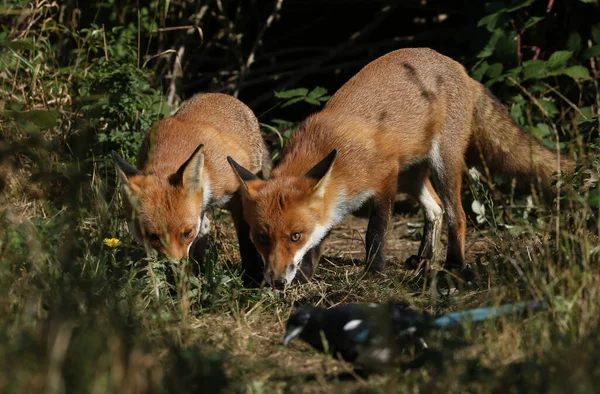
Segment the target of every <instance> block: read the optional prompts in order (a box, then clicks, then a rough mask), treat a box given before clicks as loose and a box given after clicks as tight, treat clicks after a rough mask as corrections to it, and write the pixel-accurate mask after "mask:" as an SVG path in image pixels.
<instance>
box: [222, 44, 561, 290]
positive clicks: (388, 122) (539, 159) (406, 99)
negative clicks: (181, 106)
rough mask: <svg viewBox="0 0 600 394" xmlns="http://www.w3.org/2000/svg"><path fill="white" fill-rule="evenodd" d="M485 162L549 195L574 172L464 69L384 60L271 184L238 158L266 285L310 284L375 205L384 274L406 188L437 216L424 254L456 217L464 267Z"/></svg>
mask: <svg viewBox="0 0 600 394" xmlns="http://www.w3.org/2000/svg"><path fill="white" fill-rule="evenodd" d="M479 158H483V159H485V164H486V165H487V166H488V167H491V168H492V169H495V170H497V171H499V172H500V173H503V174H507V175H511V176H515V177H519V178H523V177H524V178H527V179H530V180H531V179H532V178H534V177H537V179H540V180H541V182H542V184H543V185H544V186H545V187H546V188H547V189H548V190H549V189H550V184H551V176H552V173H553V172H554V171H556V170H557V169H558V168H559V167H558V166H559V164H560V168H561V169H563V170H565V169H566V170H571V169H573V162H572V161H571V160H569V159H566V158H561V159H560V163H558V162H557V157H556V153H554V152H552V151H550V150H548V149H546V148H545V147H543V146H542V145H541V144H540V143H538V142H537V141H535V140H534V139H532V138H531V137H529V136H528V135H527V134H525V133H524V132H523V130H522V129H521V128H520V127H519V126H518V125H517V124H516V123H515V122H513V120H512V119H511V118H510V116H509V115H508V114H507V113H506V111H505V110H504V108H503V107H502V105H501V104H500V103H499V102H498V101H497V100H496V99H495V98H494V96H492V94H491V93H490V92H489V91H488V90H487V89H486V88H485V87H484V86H483V85H482V84H480V83H479V82H477V81H475V80H474V79H472V78H470V77H469V76H468V74H467V73H466V71H465V69H464V67H463V66H462V65H460V64H459V63H457V62H456V61H454V60H452V59H450V58H448V57H446V56H443V55H441V54H439V53H437V52H435V51H433V50H431V49H427V48H418V49H417V48H415V49H400V50H397V51H394V52H391V53H389V54H387V55H384V56H382V57H380V58H378V59H376V60H374V61H373V62H371V63H370V64H368V65H367V66H365V67H364V68H363V69H362V70H361V71H360V72H359V73H358V74H356V75H355V76H354V77H353V78H351V79H350V80H349V81H348V82H347V83H346V84H345V85H344V86H342V87H341V88H340V89H339V90H338V91H337V92H336V93H335V95H334V96H333V97H332V98H331V99H330V100H329V102H328V103H327V105H326V106H325V108H324V109H323V110H322V111H321V112H319V113H317V114H314V115H312V116H310V117H308V118H307V119H306V120H305V121H304V122H303V124H302V125H301V126H299V127H298V128H297V129H296V130H295V131H294V132H293V134H292V136H291V137H290V139H289V141H288V142H287V144H286V146H285V148H284V151H283V153H282V159H281V162H280V163H279V165H278V166H277V167H276V168H274V169H273V173H272V176H271V178H270V179H269V180H268V181H264V180H261V179H259V178H258V177H256V176H255V175H254V174H252V171H251V170H247V169H246V167H245V166H244V164H243V163H238V162H237V160H236V159H235V158H229V162H230V164H231V165H232V168H233V169H234V172H235V173H236V174H237V175H238V177H239V178H240V181H241V182H242V194H243V204H244V216H245V218H246V221H247V223H248V224H249V226H250V234H251V238H252V240H253V242H254V244H255V245H256V247H257V249H258V251H259V252H260V254H261V255H262V257H263V260H264V263H265V266H264V268H265V275H264V277H265V279H266V281H267V282H269V283H270V284H271V285H273V286H276V287H281V286H283V285H285V284H286V283H290V282H291V281H292V280H293V279H294V278H295V277H296V276H297V272H298V271H299V270H300V271H301V274H302V275H303V276H305V277H310V276H311V275H312V273H313V271H314V269H315V267H316V264H317V262H318V259H319V256H320V249H321V244H322V241H323V240H324V238H326V236H327V235H328V234H329V232H330V231H331V229H332V227H334V226H336V225H337V224H339V223H340V222H341V221H342V220H343V219H344V217H346V216H347V215H348V214H350V213H351V212H353V211H355V210H356V209H358V208H359V207H361V205H363V204H365V203H370V206H371V209H370V217H369V224H368V227H367V233H366V252H367V253H366V263H367V264H368V266H369V267H370V268H371V269H373V270H381V269H382V268H383V266H384V254H383V250H382V249H383V242H384V234H385V232H386V229H387V225H388V218H389V217H390V215H391V212H392V206H393V202H394V197H395V195H396V192H397V191H398V190H399V191H403V192H406V193H408V194H409V195H411V196H413V197H414V198H416V199H417V200H418V201H419V203H420V204H421V205H422V207H423V210H424V213H425V227H424V236H423V239H422V241H421V245H420V247H419V251H418V256H416V258H418V259H430V258H431V257H432V254H433V251H434V247H435V245H436V243H437V240H438V238H439V234H440V229H441V223H442V216H444V217H445V219H446V221H447V224H448V248H447V257H446V261H445V264H446V266H448V267H462V266H463V264H464V261H465V260H464V259H465V231H466V218H465V212H464V211H463V208H462V205H461V180H462V179H461V178H462V172H463V169H464V167H465V163H466V162H467V161H469V162H471V161H473V160H474V161H478V159H479ZM430 180H431V181H432V182H431V183H430ZM432 184H433V185H432ZM442 206H443V207H444V209H442Z"/></svg>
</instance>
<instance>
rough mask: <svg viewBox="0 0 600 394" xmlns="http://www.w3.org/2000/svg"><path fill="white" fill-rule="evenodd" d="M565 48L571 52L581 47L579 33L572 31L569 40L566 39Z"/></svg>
mask: <svg viewBox="0 0 600 394" xmlns="http://www.w3.org/2000/svg"><path fill="white" fill-rule="evenodd" d="M567 48H568V49H569V50H570V51H573V52H577V51H579V50H580V49H581V36H580V35H579V33H573V34H571V35H569V40H568V41H567Z"/></svg>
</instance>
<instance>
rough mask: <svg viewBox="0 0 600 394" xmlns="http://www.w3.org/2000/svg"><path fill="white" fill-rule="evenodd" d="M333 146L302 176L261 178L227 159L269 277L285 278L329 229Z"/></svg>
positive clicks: (276, 281) (275, 282) (278, 283)
mask: <svg viewBox="0 0 600 394" xmlns="http://www.w3.org/2000/svg"><path fill="white" fill-rule="evenodd" d="M336 155H337V150H335V149H334V150H333V151H332V152H331V153H330V154H329V155H328V156H327V157H325V158H324V159H323V160H321V161H320V162H319V163H317V164H316V165H315V166H314V167H313V168H312V169H311V170H310V171H308V172H307V173H306V174H304V175H303V176H280V177H275V178H272V179H270V180H268V181H263V180H261V179H260V178H258V177H257V176H256V175H254V174H252V173H251V172H250V171H248V170H247V169H245V168H244V167H242V166H240V165H239V164H238V163H236V162H235V161H234V160H233V159H232V158H231V157H228V158H227V160H228V161H229V163H230V164H231V167H232V168H233V170H234V172H235V173H236V174H237V176H238V177H239V179H240V182H241V186H240V190H241V194H242V200H243V207H244V210H243V211H244V219H245V220H246V222H247V223H248V225H249V227H250V237H251V239H252V242H253V243H254V245H255V246H256V249H257V250H258V252H259V253H260V254H261V256H262V258H263V261H264V263H265V264H264V265H265V272H264V278H265V280H266V282H267V283H269V284H270V285H271V286H274V287H283V286H284V285H285V284H289V283H290V282H291V281H292V280H293V279H294V278H295V277H296V273H297V272H298V268H299V266H300V264H301V263H302V260H303V258H304V256H305V255H306V254H307V252H308V251H309V250H311V249H312V248H314V247H316V246H318V245H319V244H320V243H321V241H322V240H323V238H324V237H325V236H326V234H327V233H328V231H329V217H328V216H329V212H330V205H331V202H329V201H328V200H327V198H326V197H325V191H326V190H327V188H328V186H329V183H330V179H331V169H332V166H333V162H334V160H335V157H336Z"/></svg>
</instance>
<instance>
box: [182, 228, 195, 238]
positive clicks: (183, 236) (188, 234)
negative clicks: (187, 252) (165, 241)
mask: <svg viewBox="0 0 600 394" xmlns="http://www.w3.org/2000/svg"><path fill="white" fill-rule="evenodd" d="M193 232H194V230H193V229H190V230H187V231H184V232H183V234H181V238H183V239H188V238H190V237H191V236H192V233H193Z"/></svg>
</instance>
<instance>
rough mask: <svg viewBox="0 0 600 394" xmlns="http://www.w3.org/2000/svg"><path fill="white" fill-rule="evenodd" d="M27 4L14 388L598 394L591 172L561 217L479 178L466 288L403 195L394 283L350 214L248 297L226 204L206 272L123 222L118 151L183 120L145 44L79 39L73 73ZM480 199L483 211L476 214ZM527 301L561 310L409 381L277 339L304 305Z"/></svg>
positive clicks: (12, 241) (15, 105)
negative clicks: (423, 258)
mask: <svg viewBox="0 0 600 394" xmlns="http://www.w3.org/2000/svg"><path fill="white" fill-rule="evenodd" d="M31 7H32V9H35V12H34V13H24V14H23V15H21V16H22V18H21V19H20V21H21V22H19V23H20V24H19V23H13V24H8V22H5V21H3V22H2V24H3V26H5V27H6V28H7V31H6V32H4V34H5V36H2V38H1V39H0V42H1V43H2V44H3V46H2V48H1V50H0V64H1V65H2V66H3V67H2V68H1V69H0V111H1V115H2V118H0V191H1V192H2V193H1V194H0V391H1V392H6V393H22V392H28V393H29V392H44V393H64V392H92V393H115V392H119V393H121V392H122V393H133V392H136V393H162V392H164V393H175V392H177V393H180V392H181V393H185V392H198V391H206V392H218V391H223V392H249V393H261V392H264V393H271V392H281V393H288V392H307V393H316V392H328V393H329V392H344V393H345V392H410V393H419V392H444V393H464V392H473V393H479V392H480V393H490V392H494V393H495V392H498V393H500V392H502V393H513V392H514V393H525V392H549V393H562V392H572V393H588V392H590V393H591V392H595V391H596V387H598V385H599V384H600V367H598V365H600V364H599V361H600V356H599V353H598V351H597V349H598V348H600V330H599V328H600V318H599V316H600V267H599V264H598V255H599V253H600V248H599V247H598V245H599V240H598V237H599V235H600V221H598V205H599V202H600V198H599V195H598V189H597V187H596V186H595V182H596V180H593V179H592V181H587V186H586V187H584V186H583V185H584V183H586V182H584V181H583V179H581V176H580V175H581V174H582V172H583V171H580V172H578V173H577V174H576V175H577V176H576V177H575V178H574V180H571V179H566V180H565V182H566V183H567V184H572V186H573V187H572V188H571V187H570V186H569V187H565V188H564V189H565V190H567V191H566V193H565V196H564V199H563V200H562V201H561V206H560V211H557V209H556V207H554V206H552V207H547V208H541V207H539V206H538V205H537V204H535V202H534V203H533V204H528V203H527V200H525V199H523V198H513V196H512V191H511V187H510V184H506V183H503V184H500V186H503V187H496V188H494V189H492V188H490V187H489V186H488V185H486V184H485V183H484V182H483V181H479V180H478V178H477V177H473V176H472V175H471V176H466V177H465V179H466V180H467V182H466V183H468V186H469V187H466V186H465V194H464V206H465V208H466V210H467V211H468V212H469V213H470V215H469V219H470V220H469V223H468V245H467V248H468V250H467V258H468V262H469V263H470V264H471V265H472V267H473V276H472V277H471V278H470V279H469V280H463V279H461V278H459V277H457V276H456V275H454V274H452V273H448V272H445V271H443V270H441V269H440V267H439V264H433V265H431V266H427V267H420V268H419V269H416V270H415V269H410V268H408V267H406V266H405V265H404V264H403V261H404V260H405V259H406V258H407V257H409V256H410V255H412V254H414V253H415V252H416V250H417V248H418V237H419V232H420V227H419V226H420V224H421V222H422V217H421V213H420V212H419V211H418V209H416V207H415V206H414V205H413V204H411V203H405V202H402V201H400V202H399V203H398V204H397V205H398V213H397V214H396V215H395V216H394V217H393V221H392V222H393V224H392V226H391V228H390V232H389V234H388V244H387V255H388V258H389V262H388V265H387V268H386V270H385V272H384V273H383V274H377V275H372V274H369V275H365V274H364V272H363V267H362V263H361V261H362V258H363V256H364V246H363V238H364V233H365V229H366V220H365V219H360V218H350V219H348V220H347V221H346V222H344V224H343V225H342V226H340V227H339V228H337V229H335V230H334V231H333V233H332V236H331V237H330V239H329V240H328V242H327V247H326V250H325V254H324V258H323V260H322V261H321V263H320V266H319V268H318V270H317V273H316V275H315V277H314V279H313V280H312V281H311V282H309V283H306V284H302V285H295V286H292V287H291V288H289V289H287V290H286V291H285V292H276V291H273V290H271V289H269V288H260V289H245V288H244V287H243V286H242V281H241V278H240V267H239V261H238V260H239V256H238V251H237V245H236V241H235V234H234V230H233V226H232V224H231V221H230V218H229V216H228V214H227V213H225V212H221V211H216V212H213V213H212V214H213V218H214V221H213V223H215V227H214V228H213V230H212V232H211V234H210V237H211V242H210V249H209V252H208V264H207V265H206V269H205V272H203V274H202V275H200V276H198V277H195V276H192V275H190V274H189V273H188V272H187V271H188V270H187V266H186V265H185V264H184V263H177V262H172V261H167V260H163V259H156V258H150V257H146V253H145V251H144V250H143V249H142V248H141V247H139V246H138V245H136V244H135V243H134V242H133V240H132V238H131V236H130V235H129V234H128V232H127V230H126V226H125V223H124V217H123V213H122V209H121V208H122V203H121V201H120V196H119V193H117V190H118V189H117V187H118V185H117V179H116V174H115V171H114V168H113V165H112V163H111V161H110V159H109V156H108V152H109V151H110V150H111V149H118V150H120V151H121V152H122V153H123V155H124V156H125V157H126V158H127V159H131V158H132V157H133V156H134V155H135V151H136V149H137V147H138V146H139V141H140V135H142V132H144V131H145V130H146V129H147V128H148V127H149V125H150V124H151V123H153V122H154V121H155V120H156V119H157V118H158V117H159V114H160V113H162V114H165V112H168V111H166V110H165V107H164V105H163V98H162V96H161V94H160V93H159V92H158V91H156V90H154V89H152V88H151V87H150V86H149V85H148V83H147V82H146V75H145V73H146V72H147V71H148V70H146V69H140V68H138V67H136V66H135V64H137V58H136V57H135V56H136V50H137V48H132V47H129V46H127V45H125V44H123V42H127V39H122V37H120V36H118V34H117V33H115V32H106V31H104V29H100V28H99V27H98V28H97V29H89V30H87V31H84V30H82V31H78V32H77V39H76V40H74V43H73V47H72V49H73V52H72V53H71V55H72V56H67V59H68V61H67V62H65V64H67V65H66V66H65V64H59V61H58V60H56V59H54V53H53V50H54V46H53V45H55V42H56V37H59V36H60V37H63V36H62V35H61V34H62V33H61V32H62V30H61V29H62V27H61V28H56V27H53V25H51V24H45V25H43V26H42V25H41V23H42V21H47V20H52V18H57V17H58V16H57V15H58V8H57V7H55V6H53V5H52V4H50V3H48V4H46V2H38V3H36V4H35V5H33V3H32V5H31ZM65 29H66V27H65ZM129 33H131V32H129ZM129 33H128V34H129ZM133 33H134V35H136V34H137V31H135V32H133ZM17 44H18V45H17ZM75 44H76V45H75ZM66 47H68V46H66ZM75 49H77V50H75ZM109 54H110V56H109ZM108 59H110V61H109V60H108ZM63 60H64V59H63ZM582 86H583V85H582ZM586 86H587V85H586ZM594 94H596V99H595V100H596V102H598V95H597V93H594ZM570 104H571V103H569V106H567V105H565V106H564V108H567V109H566V110H564V111H563V112H562V113H561V117H560V122H561V123H559V122H558V121H557V122H555V123H552V126H553V128H554V129H556V128H558V127H559V126H565V127H564V128H565V129H566V128H569V127H570V128H571V135H573V136H577V138H576V140H575V142H574V143H571V144H569V149H570V152H571V154H573V155H576V156H577V157H578V159H579V162H581V163H582V164H583V168H584V169H591V170H592V171H596V172H597V171H598V170H599V169H600V160H599V157H600V156H599V155H598V146H597V144H596V145H594V144H592V142H594V141H596V140H597V137H593V138H592V137H589V136H593V135H597V131H596V134H593V131H590V130H593V129H594V127H596V128H597V117H596V118H592V119H587V122H586V124H587V126H586V127H588V128H589V129H588V130H587V131H586V133H587V134H586V133H583V134H581V133H580V130H579V129H577V127H576V126H577V122H576V121H575V117H576V116H577V111H573V110H572V108H571V107H570ZM573 105H574V104H573ZM561 108H562V107H561ZM590 108H591V107H590ZM569 111H570V112H569ZM527 115H528V116H534V115H535V113H532V112H530V113H528V114H527ZM594 119H595V120H594ZM546 120H547V119H544V122H546ZM536 121H537V120H536ZM548 121H549V120H548ZM532 122H533V121H532ZM594 122H596V123H594ZM567 126H568V127H567ZM586 138H590V140H586ZM594 138H595V139H594ZM590 185H591V186H592V188H590V187H589V186H590ZM497 186H498V185H497ZM492 190H493V192H492ZM473 200H477V201H479V202H480V205H482V206H485V212H484V213H482V211H481V209H480V208H479V209H478V212H479V214H472V213H471V209H469V208H470V206H471V203H472V202H473ZM524 213H527V215H525V214H524ZM105 238H117V239H119V240H120V241H121V244H120V245H119V246H117V247H116V248H111V247H109V246H108V245H106V244H105V243H104V242H103V240H104V239H105ZM531 298H543V299H545V300H546V301H547V302H548V303H549V305H550V307H549V308H548V310H545V311H538V312H536V313H534V314H532V315H530V316H528V317H526V318H519V317H514V316H512V317H505V318H501V319H497V320H495V321H489V322H485V323H482V324H477V325H465V326H463V327H458V328H456V329H452V330H448V331H444V332H437V333H433V334H432V335H431V336H430V337H429V338H428V344H429V346H430V349H431V351H430V353H429V355H430V357H429V358H428V360H427V362H425V363H424V364H423V365H421V366H419V367H415V368H410V369H407V368H401V367H397V368H392V369H390V370H388V371H385V372H383V373H378V374H371V375H368V376H363V375H360V374H357V373H356V372H355V371H353V370H352V368H351V366H349V365H347V364H345V363H343V362H340V361H337V360H334V359H332V358H331V357H328V356H325V355H322V354H318V353H316V352H315V351H314V350H312V349H311V348H310V347H308V346H307V345H305V344H303V343H302V342H300V341H294V342H292V343H291V345H290V346H288V347H283V346H282V344H281V342H282V339H283V334H284V327H285V321H286V319H287V317H288V316H289V314H290V313H291V312H292V311H293V310H294V308H295V307H296V306H298V305H302V304H313V305H321V306H324V307H330V306H333V305H337V304H339V303H348V302H385V301H387V300H390V299H393V300H396V301H398V302H402V303H404V304H406V305H407V306H410V307H411V308H414V309H416V310H419V311H427V312H433V313H441V312H446V311H456V310H461V309H465V308H473V307H478V306H489V305H494V304H499V303H504V302H515V301H519V300H525V299H531ZM416 356H417V355H416V354H413V353H412V352H411V351H407V352H406V354H405V355H404V356H403V359H404V361H406V362H409V361H411V360H413V359H414V358H415V357H416Z"/></svg>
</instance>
